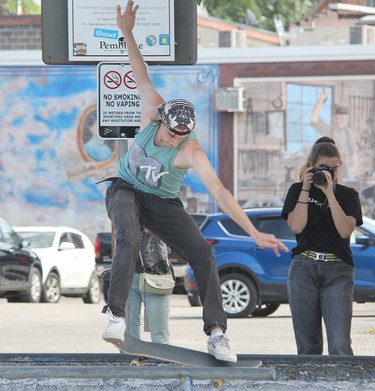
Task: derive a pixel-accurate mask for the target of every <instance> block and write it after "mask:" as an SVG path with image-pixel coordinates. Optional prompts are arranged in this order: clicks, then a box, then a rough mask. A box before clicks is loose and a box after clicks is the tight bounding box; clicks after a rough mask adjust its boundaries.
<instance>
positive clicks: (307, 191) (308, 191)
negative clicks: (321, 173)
mask: <svg viewBox="0 0 375 391" xmlns="http://www.w3.org/2000/svg"><path fill="white" fill-rule="evenodd" d="M301 191H305V192H306V193H310V190H306V189H301Z"/></svg>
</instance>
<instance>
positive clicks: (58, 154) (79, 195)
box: [0, 65, 218, 239]
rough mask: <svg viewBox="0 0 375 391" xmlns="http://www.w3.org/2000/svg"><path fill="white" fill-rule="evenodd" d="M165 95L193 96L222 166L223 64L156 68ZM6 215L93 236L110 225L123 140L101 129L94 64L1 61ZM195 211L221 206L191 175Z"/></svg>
mask: <svg viewBox="0 0 375 391" xmlns="http://www.w3.org/2000/svg"><path fill="white" fill-rule="evenodd" d="M150 73H151V77H152V79H153V82H154V84H155V85H156V87H157V89H158V91H159V92H160V93H161V95H162V96H164V98H165V99H167V100H168V99H173V98H177V97H181V96H183V97H185V98H187V99H189V97H192V100H193V103H194V104H195V105H196V108H197V118H198V121H197V129H198V131H199V140H200V142H201V144H202V145H203V147H204V148H205V150H206V152H207V154H208V156H209V158H210V160H211V162H212V164H213V166H214V167H215V168H217V164H218V162H217V137H218V132H217V116H216V115H215V114H214V113H213V110H212V107H211V106H212V102H213V99H212V97H213V92H214V89H215V88H216V87H217V81H218V67H217V66H215V65H213V66H211V65H208V66H204V65H201V66H199V65H195V66H189V67H182V66H180V67H177V66H173V67H166V66H164V67H163V66H158V67H151V69H150ZM0 92H1V93H0V189H1V191H0V217H2V218H4V219H6V220H7V221H9V223H10V224H12V225H69V226H73V227H75V228H78V229H81V230H82V231H84V232H85V233H86V234H88V235H89V236H90V237H91V239H94V238H95V235H96V233H97V232H99V231H103V230H109V229H110V223H109V220H108V218H107V215H106V212H105V207H104V196H105V190H106V186H107V185H106V184H100V185H97V184H95V182H97V181H99V180H101V179H104V178H106V177H107V176H113V175H116V172H117V161H118V150H119V141H117V140H102V139H100V138H99V137H98V136H97V134H96V132H97V130H96V126H97V113H96V100H97V74H96V67H90V66H53V67H48V66H32V67H31V66H25V67H0ZM183 185H184V186H183V190H182V194H181V196H182V199H183V201H184V203H185V206H186V208H187V209H189V210H191V211H198V212H204V211H215V205H214V203H213V201H212V199H211V198H210V197H209V196H208V194H207V192H206V189H205V188H204V187H203V185H202V184H201V182H200V181H199V180H198V178H197V177H196V176H195V175H194V174H193V173H189V174H188V175H187V177H186V178H185V181H184V184H183Z"/></svg>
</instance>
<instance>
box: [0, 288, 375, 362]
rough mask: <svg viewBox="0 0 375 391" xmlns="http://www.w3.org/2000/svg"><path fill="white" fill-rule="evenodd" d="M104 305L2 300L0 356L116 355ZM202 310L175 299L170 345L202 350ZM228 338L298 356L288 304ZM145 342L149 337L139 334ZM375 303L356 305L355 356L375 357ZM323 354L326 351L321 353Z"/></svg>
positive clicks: (241, 345) (254, 350) (232, 329)
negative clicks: (106, 337)
mask: <svg viewBox="0 0 375 391" xmlns="http://www.w3.org/2000/svg"><path fill="white" fill-rule="evenodd" d="M103 304H104V302H103V301H102V302H101V303H100V304H84V303H83V301H82V299H79V298H64V297H63V298H61V300H60V302H59V303H57V304H45V303H43V304H28V303H8V302H7V301H6V300H5V299H0V311H1V333H0V353H115V352H116V349H115V348H114V347H113V345H111V344H108V343H106V342H104V341H103V340H102V339H101V333H102V331H103V329H104V328H105V326H106V324H107V318H106V316H105V315H104V314H101V309H102V306H103ZM201 313H202V307H190V305H189V303H188V301H187V298H186V295H173V297H172V301H171V311H170V332H171V342H172V343H173V344H175V345H180V346H185V347H190V348H192V349H197V350H202V351H205V350H206V339H207V338H206V336H205V335H204V334H203V331H202V328H203V322H202V320H201ZM227 335H228V337H229V339H230V340H231V344H232V346H233V348H234V349H235V350H236V351H237V353H242V354H292V355H293V354H296V349H295V343H294V336H293V330H292V321H291V316H290V311H289V306H288V305H282V306H280V308H279V309H278V310H277V311H276V312H275V313H274V314H272V315H271V316H268V317H266V318H251V317H249V318H246V319H229V320H228V332H227ZM142 336H143V338H144V339H149V334H148V333H143V334H142ZM374 338H375V303H366V304H354V317H353V322H352V341H353V344H352V346H353V350H354V354H355V355H357V356H375V344H374ZM325 353H326V352H325Z"/></svg>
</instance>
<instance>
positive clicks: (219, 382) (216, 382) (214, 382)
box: [211, 379, 223, 388]
mask: <svg viewBox="0 0 375 391" xmlns="http://www.w3.org/2000/svg"><path fill="white" fill-rule="evenodd" d="M211 384H212V386H213V387H214V388H221V387H222V386H223V380H222V379H213V380H212V382H211Z"/></svg>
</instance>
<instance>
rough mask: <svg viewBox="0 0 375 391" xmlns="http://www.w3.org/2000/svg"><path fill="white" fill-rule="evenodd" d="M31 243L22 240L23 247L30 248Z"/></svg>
mask: <svg viewBox="0 0 375 391" xmlns="http://www.w3.org/2000/svg"><path fill="white" fill-rule="evenodd" d="M30 244H31V243H30V242H29V241H28V240H26V239H21V247H30Z"/></svg>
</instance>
